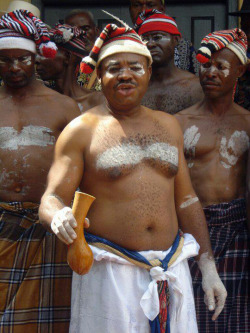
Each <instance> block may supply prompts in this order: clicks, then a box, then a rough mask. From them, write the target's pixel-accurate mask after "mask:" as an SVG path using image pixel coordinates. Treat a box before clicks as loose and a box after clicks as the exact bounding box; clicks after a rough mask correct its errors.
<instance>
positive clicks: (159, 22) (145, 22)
mask: <svg viewBox="0 0 250 333" xmlns="http://www.w3.org/2000/svg"><path fill="white" fill-rule="evenodd" d="M134 29H135V30H136V31H138V34H139V35H143V34H144V33H147V32H151V31H164V32H167V33H169V34H172V35H180V36H181V33H180V32H179V30H178V27H177V24H176V22H175V20H174V19H173V18H172V17H170V16H167V15H166V14H165V13H162V12H160V11H159V10H157V9H149V10H145V11H144V12H142V13H141V14H140V15H139V16H138V18H137V20H136V22H135V26H134Z"/></svg>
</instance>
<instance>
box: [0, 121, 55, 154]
mask: <svg viewBox="0 0 250 333" xmlns="http://www.w3.org/2000/svg"><path fill="white" fill-rule="evenodd" d="M51 133H52V130H51V129H50V128H47V127H43V126H32V125H30V126H26V127H23V129H22V131H21V132H20V133H19V132H18V131H17V130H15V129H14V128H13V127H0V148H1V149H8V150H17V149H18V148H20V147H27V146H39V147H46V146H50V145H54V144H55V141H56V139H55V137H54V136H53V135H51Z"/></svg>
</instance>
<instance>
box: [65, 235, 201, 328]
mask: <svg viewBox="0 0 250 333" xmlns="http://www.w3.org/2000/svg"><path fill="white" fill-rule="evenodd" d="M86 239H87V241H88V242H89V243H90V244H91V243H92V244H94V245H90V246H91V249H92V251H93V254H94V259H95V260H94V265H93V268H92V269H91V271H90V272H89V274H87V275H86V276H79V275H77V274H73V284H72V309H71V324H70V332H71V333H73V332H74V333H76V332H82V331H86V332H89V333H91V332H99V331H101V332H103V333H104V332H107V333H109V332H116V331H119V332H121V333H123V332H124V333H127V332H141V333H146V332H169V329H171V333H184V332H192V333H196V332H198V331H197V324H196V316H195V310H194V300H193V292H192V284H191V278H190V274H189V269H188V265H187V258H189V257H191V256H195V255H197V254H198V250H199V245H198V244H197V242H196V241H195V239H194V238H193V237H192V236H191V235H189V234H185V235H184V238H182V237H180V236H179V235H178V236H177V237H176V239H175V242H174V244H173V246H172V247H171V248H170V249H169V250H168V251H142V252H136V251H128V250H126V249H123V248H121V247H119V246H118V245H117V244H114V243H112V242H109V241H107V240H104V239H102V238H100V237H97V236H94V235H90V234H86ZM182 239H183V246H182V249H181V251H180V254H179V256H178V258H176V260H175V261H174V262H173V260H172V262H171V258H173V256H174V253H175V252H176V250H177V249H179V248H180V247H179V246H178V245H179V243H180V240H181V242H182ZM101 244H103V245H104V246H102V245H101ZM100 247H103V249H100ZM104 248H105V249H104ZM112 249H113V250H112ZM110 251H112V252H110ZM119 252H120V254H119ZM169 263H171V266H170V265H169ZM141 264H142V265H141ZM169 266H170V267H169ZM158 281H165V282H166V281H167V282H168V284H169V294H170V295H169V297H170V306H169V314H167V317H168V318H170V319H169V321H168V322H167V320H165V323H162V320H161V318H159V316H158V315H159V312H160V310H162V309H164V308H165V310H166V307H167V304H166V302H167V297H162V295H160V300H164V302H165V307H164V306H162V304H161V305H160V304H159V303H160V302H159V294H158V290H160V291H162V290H166V283H165V285H164V284H162V283H161V284H159V283H157V282H158ZM165 296H166V295H165ZM166 312H167V311H165V313H166ZM162 313H164V311H162ZM162 313H161V315H162Z"/></svg>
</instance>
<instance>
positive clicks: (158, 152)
mask: <svg viewBox="0 0 250 333" xmlns="http://www.w3.org/2000/svg"><path fill="white" fill-rule="evenodd" d="M144 159H155V160H161V161H164V162H168V163H171V164H173V165H175V166H178V149H177V148H176V147H174V146H171V145H169V144H168V143H164V142H159V143H153V144H151V145H149V146H147V147H145V148H142V147H140V146H137V145H132V144H121V145H118V146H115V147H112V148H109V149H107V150H106V151H105V152H103V153H101V154H100V155H99V156H98V158H97V163H96V166H97V168H98V169H108V168H114V167H121V166H124V165H136V164H139V163H140V162H141V161H142V160H144Z"/></svg>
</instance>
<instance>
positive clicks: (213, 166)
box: [176, 103, 250, 207]
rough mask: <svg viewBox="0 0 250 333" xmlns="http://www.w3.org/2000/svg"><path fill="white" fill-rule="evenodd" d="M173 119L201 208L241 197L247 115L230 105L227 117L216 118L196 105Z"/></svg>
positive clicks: (249, 121) (249, 127) (249, 126)
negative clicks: (181, 131)
mask: <svg viewBox="0 0 250 333" xmlns="http://www.w3.org/2000/svg"><path fill="white" fill-rule="evenodd" d="M176 117H177V119H178V120H179V121H180V124H181V126H182V129H183V133H184V152H185V157H186V160H187V163H188V167H189V170H190V175H191V180H192V184H193V186H194V189H195V191H196V193H197V195H198V197H199V199H200V201H201V203H202V205H203V206H204V207H205V206H208V205H212V204H217V203H221V202H230V201H232V200H233V199H237V198H241V197H244V196H245V188H246V164H247V151H248V147H249V136H250V114H249V112H248V111H246V110H244V109H242V108H241V107H239V106H237V105H236V104H233V108H232V110H230V111H229V112H228V113H225V114H224V115H223V116H216V115H213V114H212V113H210V112H208V111H206V110H204V107H203V104H202V103H198V104H196V105H194V106H193V107H191V108H189V109H188V110H185V111H183V112H181V113H179V114H178V115H177V116H176Z"/></svg>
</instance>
